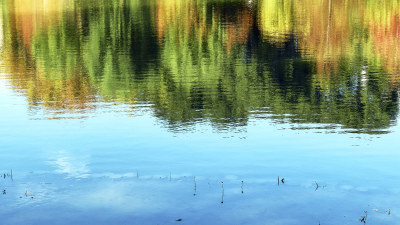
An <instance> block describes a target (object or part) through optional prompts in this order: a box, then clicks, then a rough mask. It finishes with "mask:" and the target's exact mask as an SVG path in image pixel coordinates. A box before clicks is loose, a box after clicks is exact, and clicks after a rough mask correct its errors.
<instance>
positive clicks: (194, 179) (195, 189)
mask: <svg viewBox="0 0 400 225" xmlns="http://www.w3.org/2000/svg"><path fill="white" fill-rule="evenodd" d="M193 181H194V193H193V195H194V196H196V191H197V188H196V176H194V178H193Z"/></svg>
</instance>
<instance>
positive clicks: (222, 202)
mask: <svg viewBox="0 0 400 225" xmlns="http://www.w3.org/2000/svg"><path fill="white" fill-rule="evenodd" d="M221 184H222V198H221V204H224V181H221Z"/></svg>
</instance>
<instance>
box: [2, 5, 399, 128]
mask: <svg viewBox="0 0 400 225" xmlns="http://www.w3.org/2000/svg"><path fill="white" fill-rule="evenodd" d="M375 2H377V1H372V0H371V1H366V2H360V1H354V2H348V1H344V0H343V1H330V0H324V1H318V2H315V1H311V0H308V1H298V0H288V1H284V0H272V1H267V0H260V1H250V2H249V1H239V0H237V1H234V0H230V1H222V0H221V1H217V0H212V1H211V0H210V1H200V0H188V1H181V0H170V1H166V0H157V1H156V0H151V1H140V0H122V1H109V0H102V1H72V0H64V1H55V2H46V3H44V2H41V3H40V4H39V3H38V2H36V1H28V0H26V1H15V2H13V1H4V0H3V1H2V23H3V24H2V27H3V31H2V33H3V43H2V44H3V49H2V52H1V54H2V58H3V62H4V63H5V65H7V69H8V72H9V73H10V76H12V82H13V85H14V87H15V88H17V89H23V90H26V91H27V96H28V100H29V104H31V105H33V106H35V105H39V106H44V107H45V108H46V109H49V110H51V111H54V110H55V111H57V112H61V113H63V112H65V110H67V111H69V112H74V111H76V110H79V111H80V112H82V111H85V110H94V108H95V106H94V105H95V104H93V103H94V102H97V101H112V102H124V103H126V104H130V105H133V106H134V105H135V104H137V103H139V102H150V103H152V107H153V110H154V114H155V115H156V116H157V117H159V118H161V119H162V120H163V121H166V122H168V123H169V124H170V125H171V126H172V127H177V126H180V125H182V124H190V123H193V122H196V121H198V120H204V121H210V122H211V123H212V124H214V125H215V126H217V127H221V128H224V127H226V126H237V125H245V124H246V123H247V122H248V120H249V118H251V117H253V116H256V117H258V116H264V117H271V118H275V119H278V121H280V120H282V121H290V122H293V123H323V124H340V125H342V126H344V127H345V128H351V129H354V130H355V131H357V132H367V133H373V132H377V131H379V130H380V129H385V128H388V127H389V126H390V125H391V123H392V122H393V121H394V120H395V119H396V117H397V114H398V85H397V84H398V82H397V81H398V79H397V72H398V71H399V66H398V65H399V63H398V61H397V57H396V53H397V49H399V43H400V42H399V40H398V35H397V34H398V32H399V31H398V29H397V28H398V27H399V26H400V25H399V24H400V22H399V19H398V18H399V10H398V3H393V2H392V1H384V3H385V4H384V5H385V7H375V5H376V4H378V3H375ZM33 4H35V5H33ZM27 6H28V7H27ZM29 6H31V7H29ZM29 9H31V10H29ZM373 9H375V10H373ZM350 12H351V13H350ZM316 29H317V30H316ZM396 29H397V30H396ZM383 30H385V31H387V30H390V31H392V33H384V32H383ZM396 32H397V33H396ZM384 34H385V35H387V36H386V37H385V38H382V35H384ZM396 35H397V36H396ZM99 98H101V99H99ZM260 114H261V115H260Z"/></svg>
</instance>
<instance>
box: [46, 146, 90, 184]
mask: <svg viewBox="0 0 400 225" xmlns="http://www.w3.org/2000/svg"><path fill="white" fill-rule="evenodd" d="M49 164H50V165H53V166H55V167H56V170H55V172H56V173H61V174H67V177H69V178H71V177H73V178H87V177H89V172H90V170H89V168H88V167H87V157H84V156H79V157H77V156H71V155H70V153H67V152H66V151H59V152H58V154H57V156H56V157H55V159H54V160H51V161H49Z"/></svg>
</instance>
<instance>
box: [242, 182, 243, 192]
mask: <svg viewBox="0 0 400 225" xmlns="http://www.w3.org/2000/svg"><path fill="white" fill-rule="evenodd" d="M242 194H243V181H242Z"/></svg>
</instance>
